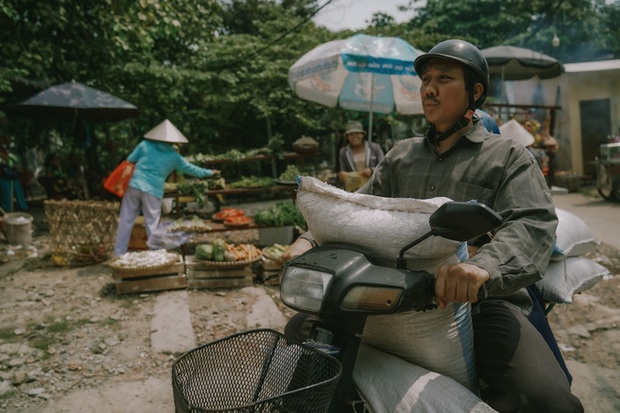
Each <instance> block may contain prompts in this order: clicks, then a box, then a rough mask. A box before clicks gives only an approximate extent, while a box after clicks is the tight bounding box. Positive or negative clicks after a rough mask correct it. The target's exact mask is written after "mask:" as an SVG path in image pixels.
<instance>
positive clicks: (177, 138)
mask: <svg viewBox="0 0 620 413" xmlns="http://www.w3.org/2000/svg"><path fill="white" fill-rule="evenodd" d="M144 137H145V138H146V139H150V140H152V141H160V142H167V143H187V142H189V141H188V140H187V138H186V137H185V136H183V134H182V133H181V132H180V131H179V130H178V129H177V128H176V127H175V126H174V125H173V124H172V122H170V121H169V120H168V119H166V120H165V121H163V122H162V123H160V124H159V125H157V126H155V127H154V128H153V129H151V130H150V131H148V132H147V133H146V134H145V135H144Z"/></svg>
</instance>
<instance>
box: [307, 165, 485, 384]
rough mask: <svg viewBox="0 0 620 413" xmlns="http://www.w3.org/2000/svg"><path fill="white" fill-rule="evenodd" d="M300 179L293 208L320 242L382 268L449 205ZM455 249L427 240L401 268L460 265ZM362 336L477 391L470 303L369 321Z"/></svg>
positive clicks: (446, 242) (391, 263)
mask: <svg viewBox="0 0 620 413" xmlns="http://www.w3.org/2000/svg"><path fill="white" fill-rule="evenodd" d="M299 181H300V188H299V190H298V191H297V206H298V207H299V209H300V210H301V212H302V214H303V215H304V218H305V220H306V223H307V224H308V229H309V230H310V232H311V233H312V236H313V237H314V239H315V240H316V241H317V243H318V244H319V245H321V244H326V243H348V244H353V245H355V246H356V247H358V248H360V249H362V250H364V251H365V252H367V253H368V254H369V255H370V256H372V257H373V258H374V259H376V260H377V261H378V262H380V263H382V264H384V265H387V266H394V265H395V263H396V258H397V257H398V255H399V253H400V250H401V248H402V247H404V246H406V245H407V244H409V243H410V242H411V241H413V240H415V239H417V238H419V237H420V236H422V235H424V234H425V233H427V232H428V231H429V230H430V226H429V223H428V221H429V217H430V215H431V214H432V213H433V212H435V210H436V209H437V208H438V207H439V206H441V205H442V204H444V203H445V202H449V201H450V199H448V198H433V199H428V200H419V199H413V198H384V197H379V196H374V195H368V194H360V193H350V192H346V191H343V190H341V189H338V188H335V187H333V186H331V185H328V184H326V183H323V182H321V181H319V180H318V179H315V178H311V177H306V176H304V177H301V178H299ZM460 245H461V244H460V243H458V242H456V241H450V240H446V239H444V238H440V237H431V238H428V239H426V240H424V241H423V242H421V243H420V244H419V245H417V246H416V247H414V248H412V249H410V250H408V251H407V252H406V254H405V257H406V258H407V265H408V268H411V269H421V270H426V271H428V272H430V273H432V274H435V273H436V270H437V268H438V267H439V266H440V265H443V264H455V263H457V262H459V256H458V254H459V252H460V251H459V246H460ZM463 245H464V244H463ZM362 339H363V340H364V342H365V343H367V344H370V345H372V346H374V347H377V348H379V349H381V350H384V351H386V352H389V353H392V354H396V355H398V356H399V357H402V358H403V359H406V360H409V361H410V362H412V363H414V364H417V365H419V366H422V367H424V368H426V369H428V370H432V371H436V372H439V373H442V374H446V375H449V376H450V377H452V378H453V379H454V380H456V381H457V382H459V383H461V384H462V385H463V386H465V387H467V388H469V389H471V390H474V391H476V390H477V380H476V375H475V367H474V352H473V330H472V325H471V306H470V305H469V304H466V305H456V304H453V305H450V306H448V308H447V309H445V310H432V311H426V312H415V311H410V312H406V313H400V314H390V315H386V316H370V317H368V320H367V322H366V328H365V329H364V332H363V336H362Z"/></svg>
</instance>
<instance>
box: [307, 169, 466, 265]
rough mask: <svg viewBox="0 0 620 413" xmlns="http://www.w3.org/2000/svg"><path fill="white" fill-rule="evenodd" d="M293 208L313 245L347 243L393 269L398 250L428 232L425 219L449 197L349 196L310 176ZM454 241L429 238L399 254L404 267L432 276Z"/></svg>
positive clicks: (453, 247)
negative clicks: (405, 262) (404, 259)
mask: <svg viewBox="0 0 620 413" xmlns="http://www.w3.org/2000/svg"><path fill="white" fill-rule="evenodd" d="M298 181H299V189H298V191H297V201H296V204H297V206H298V207H299V210H300V211H301V213H302V214H303V216H304V219H305V220H306V223H307V224H308V230H309V231H310V232H311V233H312V236H313V238H314V239H315V241H316V242H317V243H318V244H319V245H323V244H326V243H348V244H353V245H356V246H357V247H358V248H360V249H361V250H362V251H364V252H367V253H369V254H370V255H371V256H372V257H373V258H376V259H377V260H378V261H379V262H380V263H381V264H384V265H391V266H394V265H395V264H396V259H397V258H398V255H399V253H400V250H401V248H402V247H404V246H405V245H407V244H409V243H410V242H411V241H413V240H415V239H417V238H418V237H420V236H422V235H424V234H425V233H426V232H428V231H429V230H430V226H429V223H428V220H429V218H430V215H431V214H432V213H433V212H435V210H436V209H437V208H439V207H440V206H441V205H443V204H444V203H446V202H449V201H451V200H450V199H449V198H445V197H438V198H431V199H426V200H420V199H414V198H385V197H380V196H376V195H368V194H361V193H357V192H354V193H351V192H347V191H344V190H342V189H339V188H336V187H334V186H332V185H329V184H326V183H324V182H322V181H320V180H318V179H316V178H313V177H309V176H303V177H299V179H298ZM458 247H459V243H458V242H456V241H451V240H447V239H444V238H440V237H431V238H428V239H426V240H424V241H423V242H422V243H420V244H419V245H417V246H415V247H413V248H411V249H410V250H408V251H407V252H406V254H405V257H406V258H407V261H408V265H410V266H409V268H413V269H425V270H427V271H429V272H431V273H434V272H435V270H436V268H437V267H438V265H441V264H443V263H445V262H446V261H447V260H450V259H452V258H453V257H454V254H455V252H456V251H457V249H458Z"/></svg>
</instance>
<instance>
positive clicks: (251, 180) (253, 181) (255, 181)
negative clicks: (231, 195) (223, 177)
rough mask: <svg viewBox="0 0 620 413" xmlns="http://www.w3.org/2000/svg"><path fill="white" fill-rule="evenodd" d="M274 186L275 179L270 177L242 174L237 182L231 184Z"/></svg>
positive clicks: (260, 186) (237, 185) (238, 185)
mask: <svg viewBox="0 0 620 413" xmlns="http://www.w3.org/2000/svg"><path fill="white" fill-rule="evenodd" d="M269 186H273V179H272V178H269V177H258V176H255V175H252V176H242V177H241V179H240V180H238V181H237V182H233V183H231V184H230V187H231V188H263V187H269Z"/></svg>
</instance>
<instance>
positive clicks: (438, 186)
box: [359, 122, 557, 313]
mask: <svg viewBox="0 0 620 413" xmlns="http://www.w3.org/2000/svg"><path fill="white" fill-rule="evenodd" d="M359 192H364V193H369V194H373V195H378V196H384V197H404V198H405V197H410V198H417V199H428V198H433V197H438V196H445V197H448V198H450V199H452V200H454V201H471V200H475V201H478V202H481V203H484V204H486V205H487V206H489V207H490V208H492V209H494V210H495V211H497V212H498V213H500V214H501V215H502V217H503V218H504V223H503V224H502V226H501V227H500V228H499V229H498V230H496V231H495V234H494V237H493V239H492V240H491V241H490V242H489V243H487V244H485V245H484V246H482V248H480V250H479V251H478V253H477V254H476V255H475V256H474V257H472V258H471V259H470V260H469V261H468V262H470V263H472V264H474V265H477V266H479V267H481V268H484V269H485V270H487V271H488V272H489V274H490V276H491V278H490V280H489V281H487V282H486V284H485V287H486V292H487V295H488V297H489V298H492V297H498V298H499V297H502V298H505V299H508V300H509V301H511V302H513V303H515V304H517V305H519V306H520V307H521V308H522V309H523V310H524V312H525V313H529V311H530V309H531V300H530V298H529V295H528V294H527V291H526V290H525V289H524V287H526V286H528V285H531V284H533V283H535V282H536V281H538V280H540V279H541V278H542V274H543V273H544V271H545V269H546V268H547V265H548V263H549V258H550V256H551V252H552V250H553V245H554V242H555V231H556V227H557V216H556V214H555V208H554V205H553V200H552V197H551V193H550V191H549V188H548V186H547V184H546V182H545V179H544V177H543V175H542V172H541V170H540V168H539V166H538V164H537V163H536V160H535V159H534V157H533V156H532V155H531V153H530V152H529V151H528V150H527V149H526V148H525V147H524V146H522V145H520V144H518V143H515V142H514V141H513V140H512V139H509V138H507V137H503V136H498V135H494V134H491V133H489V132H487V131H486V129H485V128H484V126H483V124H482V122H478V123H477V124H476V125H475V126H474V127H473V128H472V129H470V130H469V131H468V132H467V134H466V135H464V136H463V137H461V138H460V140H459V141H458V142H457V143H456V144H455V145H454V146H453V147H452V148H451V149H450V150H448V151H447V152H445V153H443V154H441V155H439V154H437V152H436V151H435V149H434V147H433V145H431V144H430V142H429V141H428V140H427V139H425V138H422V137H415V138H409V139H406V140H403V141H400V142H398V143H397V144H396V145H395V146H394V147H393V148H392V149H391V150H390V151H389V152H388V153H387V154H386V155H385V158H384V160H383V161H382V162H381V163H380V164H379V165H378V166H377V168H376V170H375V173H374V174H373V176H372V177H371V180H370V181H369V182H368V183H367V184H366V185H365V186H364V187H362V188H360V190H359Z"/></svg>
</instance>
